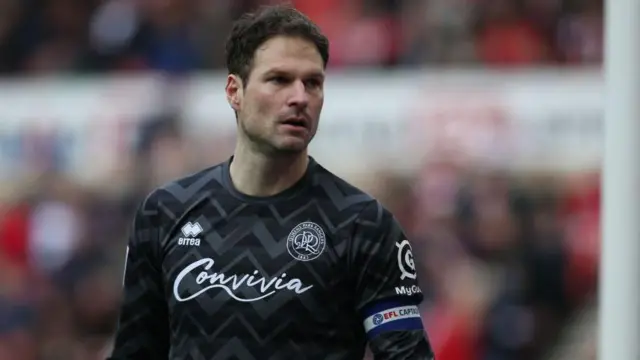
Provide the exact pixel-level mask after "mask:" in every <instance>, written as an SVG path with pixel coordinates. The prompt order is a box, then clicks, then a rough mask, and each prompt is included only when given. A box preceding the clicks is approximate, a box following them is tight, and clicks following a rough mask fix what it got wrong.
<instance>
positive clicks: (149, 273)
mask: <svg viewBox="0 0 640 360" xmlns="http://www.w3.org/2000/svg"><path fill="white" fill-rule="evenodd" d="M231 161H232V159H230V160H229V161H227V162H225V163H223V164H220V165H217V166H215V167H212V168H209V169H206V170H204V171H202V172H199V173H197V174H195V175H192V176H189V177H186V178H184V179H180V180H178V181H175V182H173V183H171V184H168V185H166V186H163V187H161V188H159V189H157V190H155V191H154V192H152V193H151V194H150V195H149V196H148V198H147V199H146V200H145V201H144V202H143V204H142V205H141V206H140V208H139V210H138V211H137V214H136V217H135V221H134V226H133V230H132V234H131V237H130V240H129V245H128V248H127V261H126V270H125V277H124V301H123V305H122V310H121V315H120V321H119V327H118V332H117V335H116V341H115V347H114V350H113V353H112V357H111V358H112V359H114V360H115V359H117V360H124V359H136V360H138V359H152V360H154V359H163V360H164V359H171V360H178V359H179V360H205V359H206V360H213V359H240V360H253V359H260V360H263V359H264V360H267V359H272V360H277V359H283V360H284V359H286V360H291V359H318V360H331V359H334V360H342V359H349V360H360V359H362V358H363V356H364V352H365V346H366V344H367V342H369V343H370V347H371V349H372V350H373V352H374V354H375V358H376V359H380V360H391V359H398V360H400V359H425V360H426V359H432V358H433V355H432V351H431V348H430V346H429V343H428V340H427V337H426V334H425V332H424V329H423V327H422V321H421V319H420V315H419V312H418V304H419V303H420V301H421V300H422V294H421V291H420V288H419V287H418V283H417V280H416V272H415V266H414V263H413V257H412V253H411V246H410V244H409V242H408V241H407V239H406V237H405V235H404V233H403V231H402V229H401V228H400V226H399V225H398V223H397V221H396V220H395V219H394V218H393V216H392V215H391V214H390V213H389V212H388V211H387V210H385V209H384V208H383V207H382V206H381V205H380V203H379V202H378V201H376V200H375V199H373V198H372V197H370V196H369V195H367V194H365V193H363V192H362V191H360V190H358V189H356V188H355V187H353V186H351V185H349V184H348V183H346V182H345V181H343V180H341V179H340V178H338V177H337V176H335V175H333V174H332V173H330V172H329V171H327V170H326V169H324V168H323V167H322V166H320V165H319V164H317V163H316V162H315V161H313V159H310V163H309V168H308V170H307V172H306V174H305V176H304V177H303V178H302V179H301V180H300V181H299V182H298V183H297V184H296V185H294V186H293V187H292V188H290V189H288V190H286V191H284V192H283V193H281V194H278V195H277V196H272V197H267V198H258V197H251V196H247V195H243V194H241V193H239V192H238V191H236V190H235V189H234V187H233V186H232V184H231V180H230V176H229V164H230V163H231Z"/></svg>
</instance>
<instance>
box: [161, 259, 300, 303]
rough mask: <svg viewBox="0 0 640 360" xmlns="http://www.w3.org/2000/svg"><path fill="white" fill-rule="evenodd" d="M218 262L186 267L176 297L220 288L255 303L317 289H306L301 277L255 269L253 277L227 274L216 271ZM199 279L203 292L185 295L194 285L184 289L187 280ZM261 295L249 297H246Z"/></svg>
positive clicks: (180, 298) (204, 261)
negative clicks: (282, 293)
mask: <svg viewBox="0 0 640 360" xmlns="http://www.w3.org/2000/svg"><path fill="white" fill-rule="evenodd" d="M214 263H215V261H214V260H213V259H210V258H206V259H201V260H197V261H195V262H193V263H192V264H190V265H188V266H187V267H185V268H184V269H183V270H182V271H180V273H179V274H178V276H176V280H175V281H174V283H173V296H175V298H176V300H178V301H180V302H184V301H189V300H192V299H195V298H196V297H198V296H200V295H202V294H203V293H205V292H207V291H210V290H214V289H220V290H223V291H225V292H226V293H227V294H229V296H230V297H232V298H233V299H235V300H237V301H240V302H254V301H258V300H262V299H264V298H267V297H269V296H271V295H273V294H275V293H276V292H278V291H292V292H294V293H296V294H302V293H304V292H306V291H309V290H310V289H311V288H313V285H308V286H305V285H304V284H303V283H302V280H300V279H298V278H289V277H287V274H286V273H283V274H281V275H280V276H278V277H273V278H267V277H264V276H262V275H261V274H260V272H259V271H258V270H254V271H253V274H251V275H249V274H242V275H241V274H230V275H229V274H224V273H221V272H216V271H215V270H214V269H213V265H214ZM194 278H195V283H196V284H198V285H200V286H202V288H201V289H200V290H197V291H195V292H192V293H190V294H184V291H181V290H184V289H186V288H192V287H191V286H181V285H182V283H183V282H184V281H188V280H190V279H194ZM243 288H252V289H253V290H252V291H243ZM256 290H257V294H256V295H254V296H246V294H248V293H249V294H255V293H256Z"/></svg>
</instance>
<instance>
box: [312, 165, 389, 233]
mask: <svg viewBox="0 0 640 360" xmlns="http://www.w3.org/2000/svg"><path fill="white" fill-rule="evenodd" d="M313 182H314V187H315V188H316V189H317V190H316V191H320V192H323V193H324V195H325V196H326V198H328V200H329V201H331V202H332V203H333V205H334V206H335V207H336V208H338V209H339V210H342V211H348V212H350V213H357V215H358V216H357V220H358V221H365V222H366V221H379V219H380V218H381V217H383V216H388V215H390V212H389V211H388V210H387V209H386V208H385V206H384V205H382V203H381V202H380V201H379V200H378V199H377V198H375V197H374V196H373V195H371V194H369V193H367V192H366V191H365V190H362V189H361V188H359V187H357V186H356V185H354V184H352V183H350V182H349V181H347V180H345V179H343V178H342V177H340V176H338V175H336V174H334V173H333V172H331V171H329V170H328V169H326V168H324V167H322V166H320V165H318V170H317V171H316V174H315V177H314V179H313Z"/></svg>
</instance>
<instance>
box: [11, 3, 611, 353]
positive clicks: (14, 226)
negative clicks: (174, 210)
mask: <svg viewBox="0 0 640 360" xmlns="http://www.w3.org/2000/svg"><path fill="white" fill-rule="evenodd" d="M291 2H292V3H293V4H294V5H296V6H297V7H298V8H299V9H301V10H303V11H304V12H306V13H307V14H309V15H310V17H312V18H313V19H314V20H315V21H316V22H317V23H318V24H320V26H321V27H322V28H323V30H324V31H325V32H326V33H327V34H328V36H329V38H330V39H331V41H332V43H331V46H332V49H331V51H332V59H331V66H332V67H348V66H356V67H385V68H386V67H399V66H420V65H425V64H428V65H434V66H447V67H455V66H472V65H473V66H485V67H486V66H503V67H509V66H536V67H540V66H546V65H553V66H564V65H567V66H573V65H581V64H599V63H600V62H601V60H602V24H603V18H602V17H603V16H602V14H603V12H602V1H601V0H412V1H400V0H358V1H338V0H324V1H318V0H294V1H291ZM264 3H268V1H265V0H262V1H259V0H253V1H251V0H215V1H214V0H162V1H160V0H101V1H98V0H0V74H1V75H2V76H7V77H9V76H28V75H35V74H56V75H60V74H67V73H74V74H77V73H91V72H114V71H140V70H155V71H162V72H170V73H177V74H182V73H187V72H190V71H198V70H208V69H212V70H214V69H218V68H220V67H222V66H223V65H224V40H225V36H226V34H227V31H228V29H229V27H230V25H231V23H232V21H233V19H234V18H237V17H238V16H239V15H240V14H241V13H243V12H244V11H246V10H247V9H251V8H254V7H255V6H257V5H259V4H264ZM181 130H182V123H181V122H180V120H179V117H178V118H176V117H173V116H168V117H163V118H158V119H151V120H150V121H148V122H145V123H144V126H142V127H140V128H139V129H137V132H136V134H133V135H135V137H136V138H137V139H138V141H136V142H135V146H134V147H132V148H131V149H130V150H131V151H130V154H128V155H127V156H128V157H127V158H123V159H122V166H121V167H120V168H119V169H118V171H119V174H118V175H117V176H116V177H114V178H113V179H110V178H109V179H105V180H104V181H105V183H109V185H111V186H108V187H104V188H99V187H98V188H89V187H83V186H81V185H79V184H77V183H75V182H73V181H72V180H71V179H69V178H68V177H66V176H65V174H63V173H59V172H56V171H55V170H52V169H55V166H49V165H51V164H48V162H55V159H54V158H53V157H49V158H48V157H46V156H45V157H42V158H39V159H38V161H39V162H40V163H39V164H38V166H37V168H38V171H36V172H35V173H34V176H29V177H28V178H25V179H23V181H21V182H20V183H12V184H9V185H7V184H4V186H2V187H0V360H4V359H8V360H35V359H38V360H40V359H42V360H92V359H103V358H104V356H105V354H106V352H107V351H108V350H109V346H110V341H111V336H112V334H113V331H114V329H115V319H116V314H117V311H118V304H119V300H120V290H121V281H122V278H121V276H122V266H123V260H124V248H125V243H126V238H127V233H128V230H129V226H130V224H131V220H132V213H133V210H134V208H135V206H136V205H137V204H138V202H139V201H140V200H141V198H143V197H144V195H145V194H146V193H147V192H148V191H149V189H151V188H153V187H154V186H156V185H157V184H160V183H164V182H165V181H167V180H169V179H171V178H175V177H178V176H181V175H184V174H186V173H188V172H190V171H193V170H196V169H199V168H202V167H204V166H207V165H208V164H211V163H214V162H218V161H222V160H224V159H225V158H226V156H228V155H229V154H230V152H231V149H232V146H233V143H232V141H229V139H220V138H219V139H215V140H210V143H208V144H204V145H203V146H204V147H203V148H206V149H207V150H206V151H202V149H203V148H199V147H198V146H199V145H198V144H197V143H196V142H195V141H193V139H189V138H188V137H187V135H185V134H184V133H183V132H182V131H181ZM212 136H213V135H212ZM213 143H215V144H216V145H215V146H217V147H218V148H216V149H212V148H211V144H213ZM37 147H38V145H34V148H37ZM43 148H44V149H46V146H44V147H43ZM45 152H46V150H45ZM203 153H206V154H209V156H207V157H203V156H202V154H203ZM596 170H597V169H596ZM0 171H2V170H0ZM598 178H599V173H598V171H594V172H592V173H587V174H585V173H580V174H570V175H566V174H556V173H534V174H531V173H524V174H523V173H510V172H507V171H498V170H492V169H487V168H476V167H474V166H473V165H472V164H466V165H461V164H458V163H456V162H454V161H447V159H446V158H442V159H438V161H427V162H425V163H424V164H423V167H422V168H420V169H416V171H415V172H414V173H411V174H404V173H403V174H398V173H393V172H389V171H388V170H385V169H384V166H381V167H380V168H377V169H371V171H370V173H367V174H360V175H358V176H353V177H350V176H347V180H349V181H351V182H353V183H354V184H356V185H358V186H360V187H361V188H363V189H364V190H366V191H368V192H370V193H371V194H373V195H375V196H377V197H378V198H380V199H381V200H382V202H383V203H385V205H387V206H388V207H389V208H390V209H391V210H392V211H393V212H394V214H396V216H397V217H398V218H399V220H400V221H401V223H402V224H403V225H404V227H405V228H406V229H407V231H408V233H409V234H410V238H411V239H413V246H414V252H415V256H416V262H417V264H418V266H419V271H420V273H421V280H422V282H423V284H422V287H423V290H424V291H425V295H426V300H425V302H424V304H423V314H424V321H425V325H426V327H427V329H428V331H429V333H430V336H431V339H432V342H433V345H434V347H435V350H436V353H437V354H438V356H439V357H438V360H511V359H513V360H529V359H531V360H533V359H546V358H548V356H550V355H549V354H550V353H551V352H553V349H555V348H557V347H558V346H560V345H561V344H560V343H561V342H562V339H563V338H564V337H563V336H562V334H563V332H564V331H565V329H566V328H567V327H568V326H571V324H573V323H574V322H575V319H576V314H579V313H580V311H581V310H582V309H583V308H584V307H585V306H588V305H589V304H591V302H592V300H593V294H594V291H595V289H596V286H597V281H596V280H597V267H598V264H597V259H598V249H599V213H600V203H599V192H600V188H599V180H598ZM114 189H115V190H114ZM574 345H575V344H574ZM576 346H577V345H576ZM577 352H578V354H579V355H577V357H576V359H581V360H583V359H590V358H592V357H593V356H594V348H593V344H592V343H590V342H585V343H581V344H580V346H579V349H577ZM564 360H567V358H565V359H564Z"/></svg>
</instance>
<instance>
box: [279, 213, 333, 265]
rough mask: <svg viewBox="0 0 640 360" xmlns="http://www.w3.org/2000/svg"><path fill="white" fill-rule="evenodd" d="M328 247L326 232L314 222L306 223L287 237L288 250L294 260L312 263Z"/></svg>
mask: <svg viewBox="0 0 640 360" xmlns="http://www.w3.org/2000/svg"><path fill="white" fill-rule="evenodd" d="M326 245H327V241H326V238H325V236H324V231H323V230H322V228H321V227H320V226H319V225H318V224H316V223H313V222H310V221H305V222H303V223H301V224H298V226H296V227H294V228H293V230H291V232H290V233H289V237H287V250H288V251H289V254H290V255H291V256H293V258H294V259H297V260H300V261H311V260H313V259H316V258H317V257H318V256H320V254H322V252H323V251H324V248H325V247H326Z"/></svg>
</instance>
